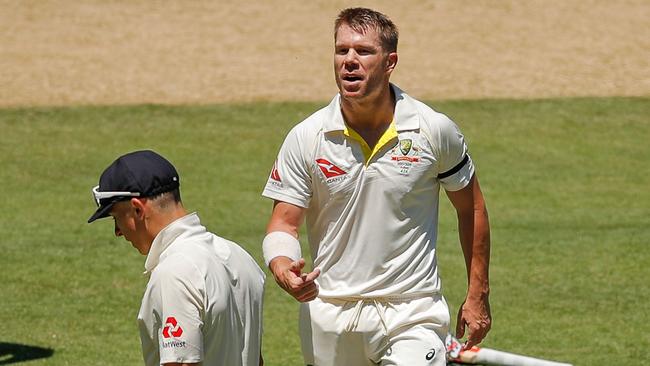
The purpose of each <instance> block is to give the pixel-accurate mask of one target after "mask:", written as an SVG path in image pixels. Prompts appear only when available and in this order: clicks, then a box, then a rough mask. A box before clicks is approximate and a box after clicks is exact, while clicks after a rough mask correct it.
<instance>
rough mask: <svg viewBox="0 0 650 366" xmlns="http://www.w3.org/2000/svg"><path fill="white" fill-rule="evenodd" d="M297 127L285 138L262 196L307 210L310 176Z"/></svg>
mask: <svg viewBox="0 0 650 366" xmlns="http://www.w3.org/2000/svg"><path fill="white" fill-rule="evenodd" d="M299 126H300V125H298V126H296V127H294V128H293V129H292V130H291V131H290V132H289V134H288V135H287V137H286V138H285V140H284V143H283V144H282V147H281V148H280V152H279V153H278V156H277V159H276V160H275V163H274V164H273V168H272V169H271V174H270V175H269V178H268V179H267V181H266V186H265V187H264V191H263V192H262V195H263V196H264V197H267V198H271V199H273V200H277V201H283V202H288V203H291V204H293V205H296V206H299V207H303V208H307V207H308V206H309V201H310V200H311V196H312V188H311V175H310V170H309V166H308V164H307V161H308V160H307V158H306V156H305V155H306V153H305V149H304V143H305V140H306V139H307V138H306V136H304V133H301V129H300V128H299Z"/></svg>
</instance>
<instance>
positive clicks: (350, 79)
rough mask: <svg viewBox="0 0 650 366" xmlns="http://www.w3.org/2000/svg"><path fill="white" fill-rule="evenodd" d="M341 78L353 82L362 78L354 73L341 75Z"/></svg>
mask: <svg viewBox="0 0 650 366" xmlns="http://www.w3.org/2000/svg"><path fill="white" fill-rule="evenodd" d="M343 80H345V81H348V82H355V81H361V80H363V78H362V77H361V76H356V75H346V76H344V77H343Z"/></svg>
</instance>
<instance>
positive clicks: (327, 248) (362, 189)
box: [263, 85, 474, 298]
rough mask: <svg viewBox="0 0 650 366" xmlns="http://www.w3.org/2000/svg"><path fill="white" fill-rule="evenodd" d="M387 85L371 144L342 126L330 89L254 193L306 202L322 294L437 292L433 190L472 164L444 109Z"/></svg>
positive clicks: (461, 176) (455, 185) (450, 183)
mask: <svg viewBox="0 0 650 366" xmlns="http://www.w3.org/2000/svg"><path fill="white" fill-rule="evenodd" d="M391 87H392V88H393V91H394V92H395V98H396V104H395V113H394V117H393V122H392V124H391V126H390V128H389V129H388V131H387V132H386V133H385V135H384V136H383V137H382V138H381V139H380V142H379V143H378V144H377V146H375V148H374V149H370V148H369V147H368V146H367V144H365V142H364V141H363V139H361V138H360V136H359V135H358V134H356V133H355V132H354V131H353V130H351V129H349V128H348V127H347V126H346V124H345V122H344V119H343V116H342V114H341V107H340V96H338V95H337V96H336V97H335V98H334V99H333V100H332V102H331V103H330V104H329V105H328V106H327V107H325V108H323V109H321V110H319V111H317V112H316V113H314V114H313V115H311V116H310V117H308V118H307V119H305V120H304V121H302V122H301V123H299V124H298V125H296V126H295V127H294V128H293V129H292V130H291V131H290V132H289V134H288V135H287V137H286V139H285V141H284V143H283V145H282V147H281V148H280V152H279V154H278V157H277V160H276V162H275V164H274V167H273V169H272V172H271V174H270V176H269V178H268V181H267V183H266V186H265V189H264V191H263V195H264V196H265V197H268V198H271V199H273V200H278V201H283V202H287V203H291V204H293V205H296V206H299V207H303V208H305V209H306V224H307V235H308V241H309V246H310V249H311V253H312V259H313V262H314V267H317V268H320V269H321V271H322V273H321V275H320V277H319V278H318V280H317V282H318V284H319V287H320V292H319V296H320V297H322V298H328V297H330V298H337V297H339V298H340V297H344V298H347V297H362V298H371V297H381V298H387V297H388V298H391V297H399V298H403V297H405V296H410V295H412V296H421V295H427V294H433V293H437V292H440V289H441V284H440V280H439V277H438V266H437V260H436V237H437V225H438V197H439V188H440V186H442V187H443V188H444V189H446V190H449V191H457V190H460V189H462V188H464V187H465V186H466V185H467V184H468V183H469V181H470V179H471V177H472V175H473V173H474V166H473V163H472V160H471V159H470V157H469V155H468V152H467V145H466V144H465V141H464V137H463V135H462V134H461V132H460V131H459V129H458V127H457V126H456V125H455V124H454V123H453V122H452V121H451V120H450V119H449V118H448V117H447V116H445V115H443V114H440V113H437V112H435V111H433V110H432V109H431V108H429V107H428V106H426V105H425V104H424V103H421V102H419V101H417V100H415V99H413V98H411V97H409V96H408V95H407V94H405V93H403V92H402V91H401V90H400V89H399V88H397V87H395V86H394V85H391Z"/></svg>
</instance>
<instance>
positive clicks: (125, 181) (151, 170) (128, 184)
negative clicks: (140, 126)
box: [88, 150, 180, 223]
mask: <svg viewBox="0 0 650 366" xmlns="http://www.w3.org/2000/svg"><path fill="white" fill-rule="evenodd" d="M179 186H180V178H179V177H178V172H177V171H176V168H174V166H173V165H172V164H171V163H170V162H169V161H168V160H167V159H165V158H163V157H162V156H160V155H159V154H157V153H155V152H153V151H151V150H142V151H134V152H131V153H128V154H126V155H122V156H120V157H119V158H117V159H116V160H115V161H114V162H113V163H112V164H111V165H109V166H108V168H106V170H104V172H103V173H102V175H101V177H100V178H99V188H98V189H97V192H99V194H101V192H130V193H132V194H125V195H115V196H112V197H108V198H102V199H100V200H99V207H98V208H97V211H95V213H94V214H93V215H92V216H91V217H90V218H89V219H88V222H89V223H91V222H93V221H95V220H97V219H100V218H102V217H107V216H108V215H109V213H110V211H111V208H112V207H113V205H114V204H115V203H116V202H119V201H122V200H125V199H129V198H131V197H133V196H138V197H153V196H157V195H159V194H161V193H165V192H170V191H173V190H174V189H176V188H178V187H179Z"/></svg>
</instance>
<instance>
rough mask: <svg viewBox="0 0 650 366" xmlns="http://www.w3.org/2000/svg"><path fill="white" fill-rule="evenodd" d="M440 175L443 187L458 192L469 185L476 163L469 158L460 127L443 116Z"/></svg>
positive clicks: (440, 135) (439, 154) (440, 134)
mask: <svg viewBox="0 0 650 366" xmlns="http://www.w3.org/2000/svg"><path fill="white" fill-rule="evenodd" d="M436 135H437V136H436V137H437V140H438V174H437V177H438V179H439V181H440V184H441V185H442V187H443V188H444V189H445V190H447V191H458V190H460V189H463V188H465V186H467V185H468V184H469V181H470V179H472V176H473V175H474V163H473V162H472V158H471V157H470V156H469V152H468V149H467V144H466V143H465V137H464V136H463V134H462V133H461V132H460V129H459V128H458V126H457V125H456V124H455V123H454V122H453V121H452V120H450V119H449V118H447V117H446V116H444V115H443V117H442V118H441V120H440V123H439V125H438V133H437V134H436Z"/></svg>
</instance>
